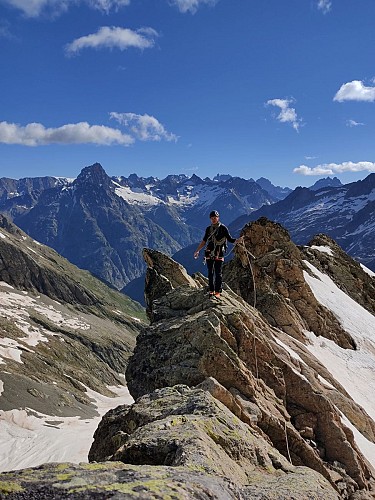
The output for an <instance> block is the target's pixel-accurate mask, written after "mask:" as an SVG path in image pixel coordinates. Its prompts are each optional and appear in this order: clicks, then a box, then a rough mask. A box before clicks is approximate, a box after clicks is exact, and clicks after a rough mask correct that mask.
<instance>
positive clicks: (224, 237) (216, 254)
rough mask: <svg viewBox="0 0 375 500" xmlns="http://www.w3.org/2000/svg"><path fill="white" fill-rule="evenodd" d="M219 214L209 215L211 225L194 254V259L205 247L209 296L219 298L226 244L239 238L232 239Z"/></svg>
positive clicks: (215, 211) (212, 213) (213, 212)
mask: <svg viewBox="0 0 375 500" xmlns="http://www.w3.org/2000/svg"><path fill="white" fill-rule="evenodd" d="M219 217H220V216H219V212H218V211H217V210H213V211H212V212H211V213H210V219H211V225H210V226H208V227H207V228H206V231H205V233H204V236H203V240H202V241H201V242H200V243H199V245H198V248H197V249H196V251H195V252H194V258H195V259H197V258H198V257H199V251H200V250H201V249H202V248H203V247H204V246H205V245H207V246H206V249H205V260H206V264H207V271H208V285H209V295H210V296H211V297H213V296H214V297H218V298H219V297H220V294H221V286H222V282H223V263H224V252H225V250H226V243H227V241H229V242H230V243H237V242H238V241H240V238H238V239H236V238H233V237H232V236H231V235H230V234H229V231H228V228H227V227H226V226H225V225H224V224H222V223H221V222H220V220H219Z"/></svg>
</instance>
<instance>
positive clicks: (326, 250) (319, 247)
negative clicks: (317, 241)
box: [310, 245, 333, 255]
mask: <svg viewBox="0 0 375 500" xmlns="http://www.w3.org/2000/svg"><path fill="white" fill-rule="evenodd" d="M310 248H312V249H313V250H318V251H319V252H322V253H327V254H328V255H333V251H332V248H330V247H328V246H325V245H311V247H310Z"/></svg>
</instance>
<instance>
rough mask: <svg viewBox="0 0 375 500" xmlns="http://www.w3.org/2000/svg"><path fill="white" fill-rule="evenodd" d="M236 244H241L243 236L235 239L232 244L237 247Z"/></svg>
mask: <svg viewBox="0 0 375 500" xmlns="http://www.w3.org/2000/svg"><path fill="white" fill-rule="evenodd" d="M238 243H243V236H240V237H239V238H237V239H236V241H235V242H234V244H235V245H237V244H238Z"/></svg>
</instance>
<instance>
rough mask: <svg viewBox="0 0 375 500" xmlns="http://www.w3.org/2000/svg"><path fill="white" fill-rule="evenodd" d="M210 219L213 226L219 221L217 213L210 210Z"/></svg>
mask: <svg viewBox="0 0 375 500" xmlns="http://www.w3.org/2000/svg"><path fill="white" fill-rule="evenodd" d="M210 219H211V222H212V224H215V223H216V222H218V221H219V212H218V211H217V210H212V212H210Z"/></svg>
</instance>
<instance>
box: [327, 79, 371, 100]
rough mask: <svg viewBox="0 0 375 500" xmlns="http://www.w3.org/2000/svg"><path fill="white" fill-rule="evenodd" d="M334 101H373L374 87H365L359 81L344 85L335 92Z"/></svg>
mask: <svg viewBox="0 0 375 500" xmlns="http://www.w3.org/2000/svg"><path fill="white" fill-rule="evenodd" d="M333 100H334V101H338V102H344V101H365V102H374V101H375V87H366V85H364V83H363V82H362V81H360V80H353V81H352V82H348V83H344V84H343V85H341V87H340V89H339V90H338V91H337V93H336V95H335V97H334V98H333Z"/></svg>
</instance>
